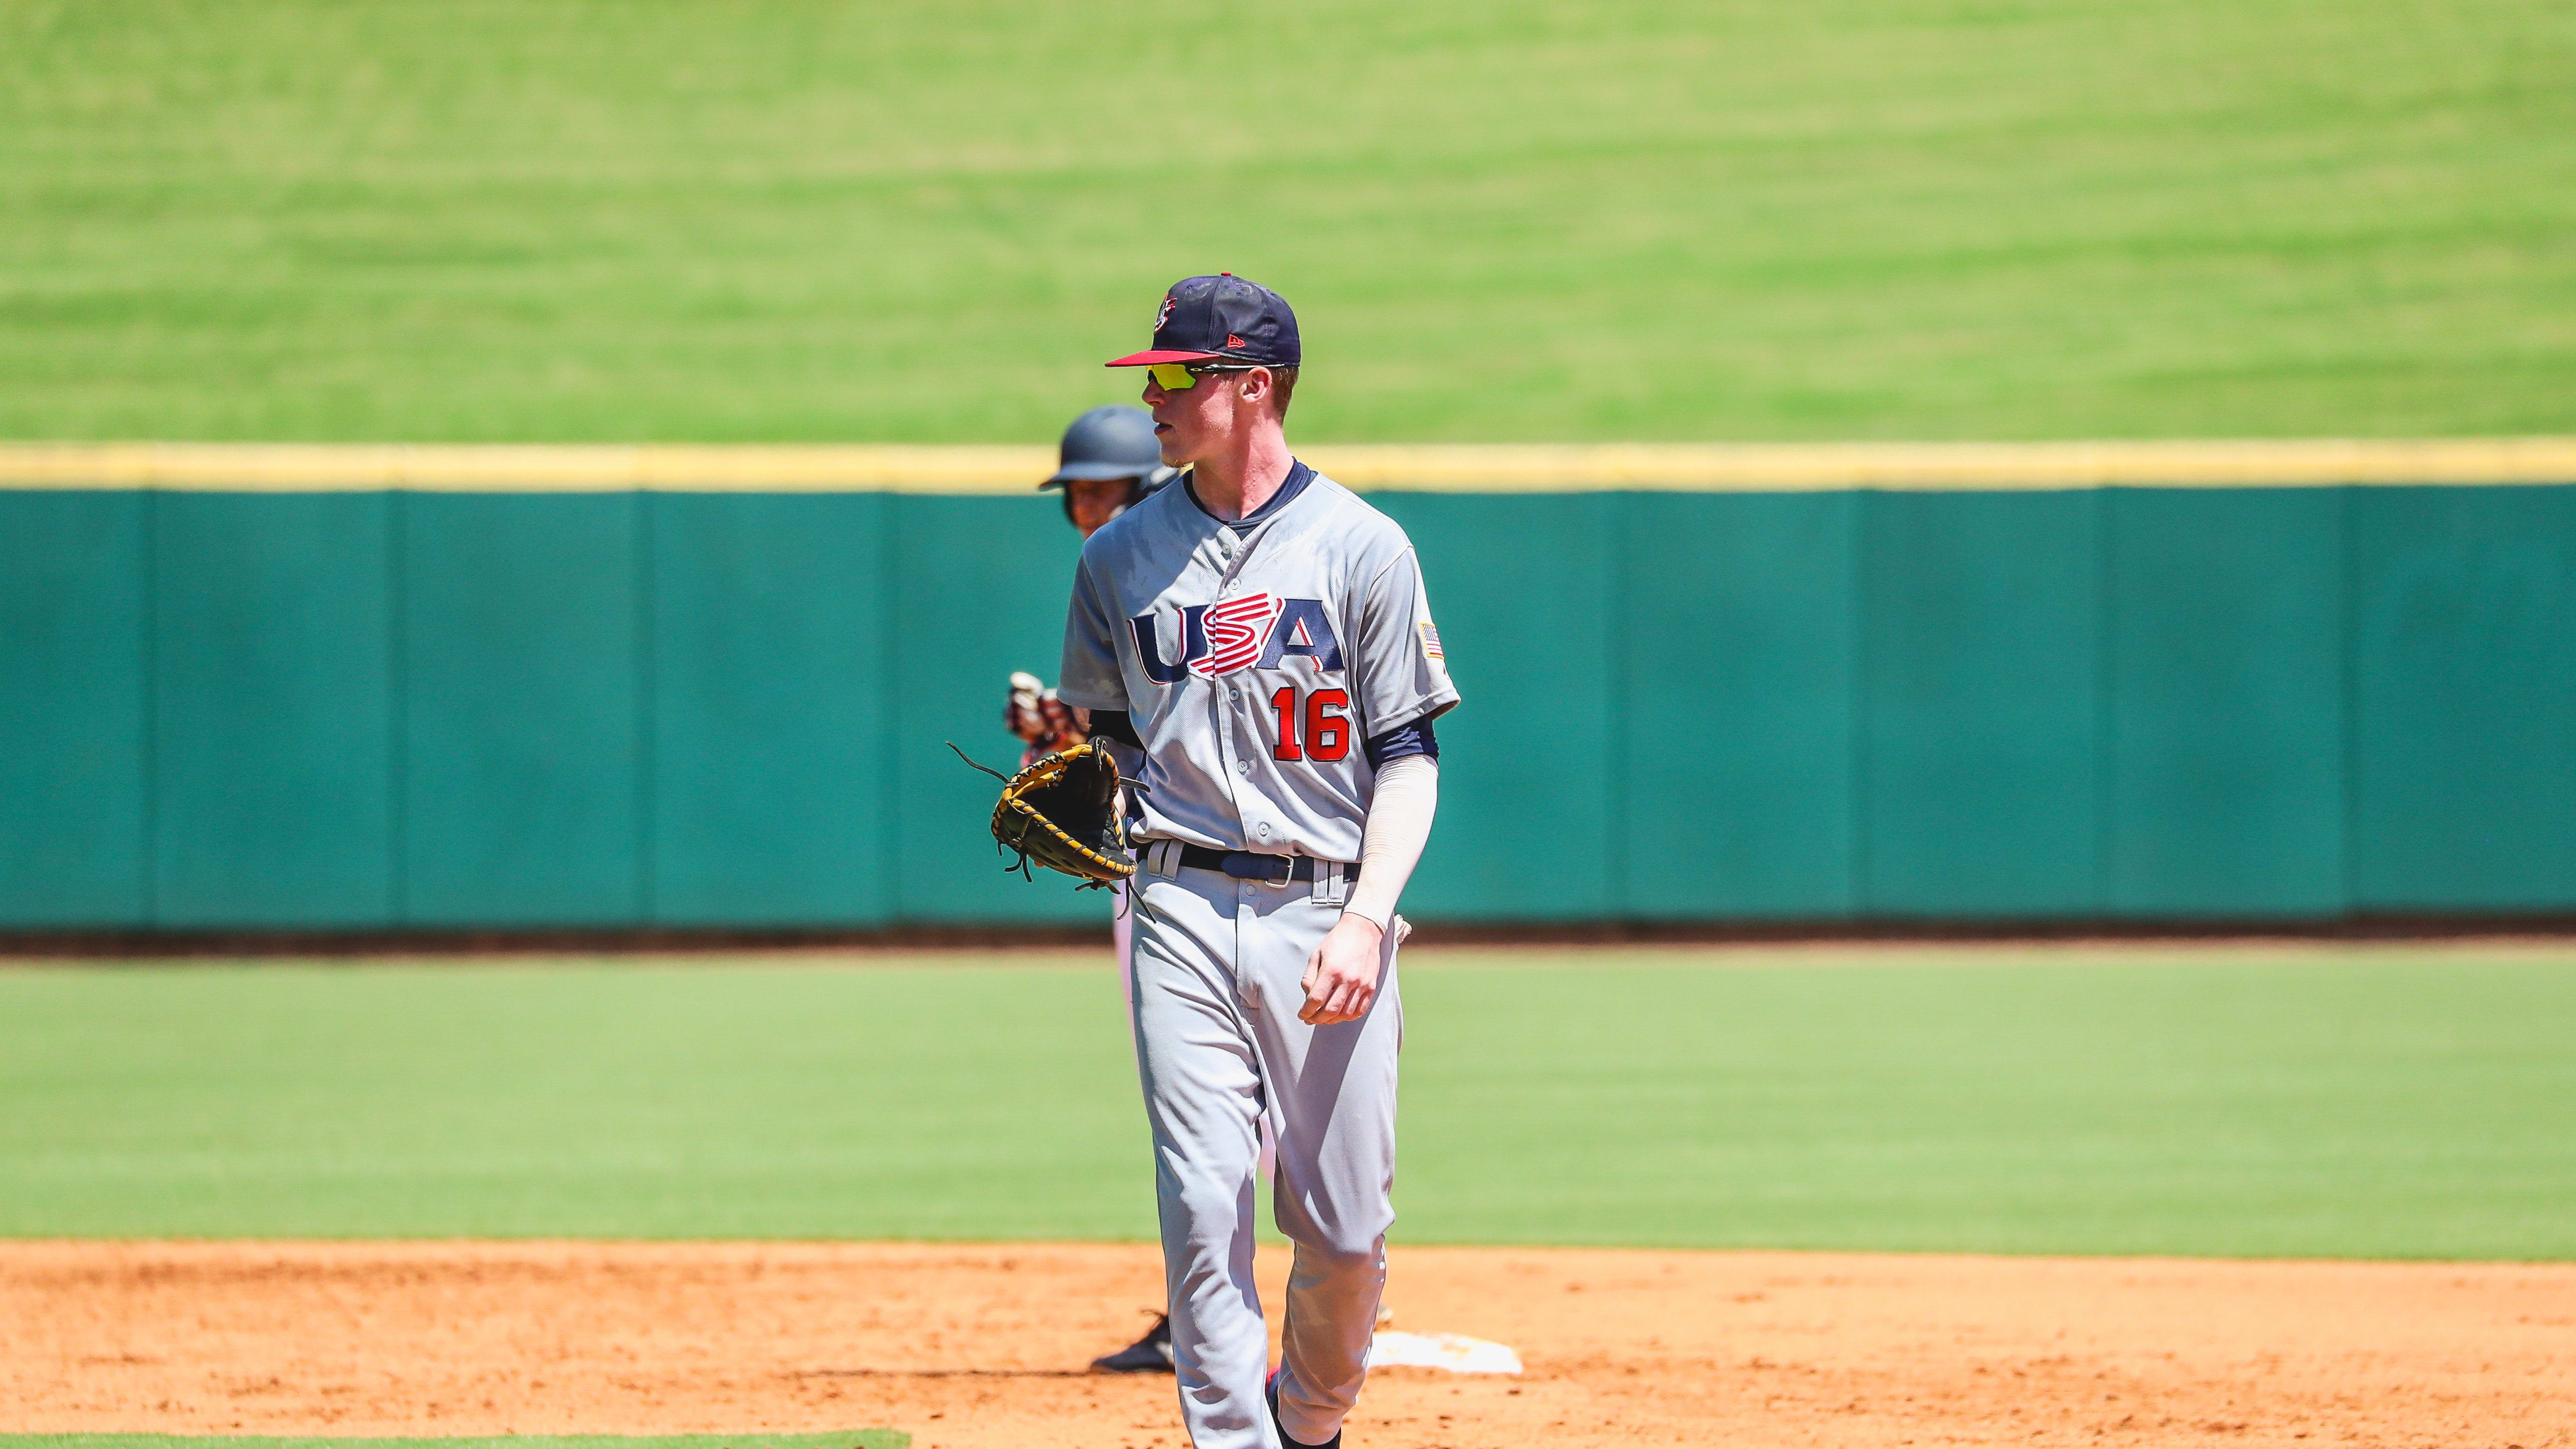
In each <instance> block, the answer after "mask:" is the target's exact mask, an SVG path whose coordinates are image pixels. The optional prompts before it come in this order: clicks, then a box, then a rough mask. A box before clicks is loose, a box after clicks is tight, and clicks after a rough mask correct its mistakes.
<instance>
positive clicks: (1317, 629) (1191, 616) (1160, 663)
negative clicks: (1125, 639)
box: [1127, 593, 1342, 684]
mask: <svg viewBox="0 0 2576 1449" xmlns="http://www.w3.org/2000/svg"><path fill="white" fill-rule="evenodd" d="M1127 625H1128V628H1129V629H1130V630H1132V631H1133V632H1134V634H1135V636H1136V658H1137V659H1138V661H1139V662H1141V663H1142V664H1143V665H1144V666H1145V677H1146V678H1148V679H1150V680H1152V681H1154V682H1155V683H1156V684H1178V683H1180V682H1181V681H1182V680H1183V679H1186V678H1188V677H1189V676H1190V675H1193V674H1195V675H1197V676H1199V677H1200V678H1201V679H1215V678H1217V677H1219V676H1221V675H1227V674H1232V673H1234V672H1235V671H1236V670H1238V669H1250V668H1260V669H1277V668H1280V667H1281V666H1282V665H1284V664H1286V663H1287V661H1288V660H1289V659H1291V658H1293V657H1299V656H1302V657H1304V658H1305V659H1306V660H1308V661H1309V662H1311V663H1312V664H1313V665H1314V666H1315V670H1316V672H1317V673H1320V674H1338V673H1340V672H1341V668H1342V643H1341V640H1340V639H1339V638H1338V637H1336V636H1335V635H1334V633H1333V625H1332V622H1331V620H1330V619H1328V618H1327V617H1326V616H1325V613H1324V601H1323V600H1321V599H1283V598H1281V597H1279V596H1278V595H1277V594H1266V593H1265V594H1247V595H1245V596H1244V597H1242V598H1239V599H1228V600H1226V601H1225V602H1223V603H1221V604H1191V605H1189V606H1187V607H1186V608H1183V609H1182V610H1181V611H1180V626H1181V627H1180V638H1179V640H1178V641H1177V642H1178V643H1179V645H1180V657H1179V658H1178V659H1171V660H1166V659H1165V658H1164V657H1163V656H1164V645H1163V641H1162V633H1163V630H1162V628H1161V627H1160V619H1159V616H1158V615H1155V614H1139V615H1137V616H1136V617H1135V618H1133V619H1130V620H1128V621H1127Z"/></svg>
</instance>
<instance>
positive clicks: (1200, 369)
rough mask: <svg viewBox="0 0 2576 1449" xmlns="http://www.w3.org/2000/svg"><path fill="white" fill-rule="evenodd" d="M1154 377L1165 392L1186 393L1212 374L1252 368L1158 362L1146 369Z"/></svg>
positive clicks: (1216, 363)
mask: <svg viewBox="0 0 2576 1449" xmlns="http://www.w3.org/2000/svg"><path fill="white" fill-rule="evenodd" d="M1145 370H1146V371H1147V372H1149V373H1152V374H1153V375H1154V384H1155V386H1157V387H1160V388H1161V389H1162V390H1163V391H1165V392H1186V391H1188V390H1189V389H1191V388H1194V387H1196V386H1198V385H1199V379H1200V378H1202V377H1205V376H1207V375H1208V374H1209V373H1211V372H1250V371H1251V370H1252V369H1251V368H1250V367H1243V366H1236V365H1233V364H1229V363H1222V362H1157V363H1154V364H1152V365H1150V366H1148V367H1147V368H1146V369H1145Z"/></svg>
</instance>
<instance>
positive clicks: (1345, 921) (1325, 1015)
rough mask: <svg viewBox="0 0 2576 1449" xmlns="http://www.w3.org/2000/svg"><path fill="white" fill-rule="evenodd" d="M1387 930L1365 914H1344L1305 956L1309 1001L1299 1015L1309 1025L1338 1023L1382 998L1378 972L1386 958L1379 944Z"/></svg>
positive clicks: (1359, 1014)
mask: <svg viewBox="0 0 2576 1449" xmlns="http://www.w3.org/2000/svg"><path fill="white" fill-rule="evenodd" d="M1385 939H1386V933H1385V932H1384V931H1382V930H1380V929H1378V925H1377V923H1376V922H1375V921H1372V920H1370V919H1369V918H1368V917H1366V916H1354V915H1349V914H1345V915H1344V916H1343V917H1342V918H1341V919H1340V920H1338V921H1336V922H1334V923H1333V929H1331V930H1330V931H1327V932H1325V933H1324V944H1322V945H1320V946H1317V947H1316V948H1315V954H1314V955H1312V956H1309V957H1307V958H1306V980H1305V983H1304V984H1305V987H1306V1005H1305V1007H1304V1008H1303V1009H1301V1010H1300V1011H1299V1012H1298V1013H1297V1019H1298V1020H1299V1021H1302V1022H1304V1023H1306V1024H1307V1025H1308V1026H1333V1025H1336V1024H1338V1023H1341V1022H1345V1021H1357V1020H1359V1019H1360V1018H1361V1017H1363V1016H1366V1015H1368V1009H1369V1003H1370V1002H1372V1001H1375V1000H1377V981H1378V973H1379V972H1380V971H1381V970H1382V969H1383V968H1384V966H1385V964H1386V957H1385V954H1384V952H1383V951H1382V950H1381V949H1380V948H1381V946H1382V945H1383V943H1384V942H1385Z"/></svg>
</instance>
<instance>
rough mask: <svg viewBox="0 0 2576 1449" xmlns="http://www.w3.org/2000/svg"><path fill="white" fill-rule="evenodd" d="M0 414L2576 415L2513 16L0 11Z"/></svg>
mask: <svg viewBox="0 0 2576 1449" xmlns="http://www.w3.org/2000/svg"><path fill="white" fill-rule="evenodd" d="M0 218H5V224H0V436H6V437H17V438H249V439H398V440H409V439H418V440H441V439H527V440H584V439H618V440H624V439H708V440H756V441H775V440H803V439H854V440H873V439H905V440H923V441H934V442H944V441H1040V440H1047V439H1052V438H1053V437H1054V435H1055V431H1056V429H1057V428H1058V427H1060V426H1061V425H1062V423H1063V420H1064V419H1065V418H1066V417H1067V416H1068V415H1069V414H1070V413H1071V412H1072V411H1073V410H1075V409H1076V408H1079V407H1082V406H1087V405H1089V404H1092V403H1096V402H1099V401H1103V400H1107V399H1111V398H1115V397H1118V396H1120V395H1122V387H1121V385H1120V384H1119V383H1118V382H1116V381H1113V380H1111V379H1110V378H1108V377H1106V376H1104V375H1103V374H1102V373H1101V372H1100V371H1099V370H1098V369H1097V367H1096V363H1097V362H1098V361H1099V360H1100V359H1101V358H1103V357H1105V356H1108V355H1110V354H1111V353H1112V352H1113V351H1114V350H1125V349H1127V348H1128V347H1131V346H1133V345H1137V344H1139V343H1141V341H1142V340H1143V336H1144V331H1145V328H1146V326H1147V323H1148V319H1149V318H1150V317H1151V315H1152V308H1153V304H1154V301H1155V299H1156V297H1157V296H1158V294H1159V292H1160V290H1161V288H1162V287H1163V286H1164V285H1165V284H1166V283H1167V282H1169V281H1170V280H1172V279H1173V278H1175V277H1178V276H1180V275H1182V274H1184V273H1188V272H1193V271H1203V270H1215V269H1219V268H1230V269H1232V270H1235V271H1239V272H1242V273H1245V274H1247V275H1252V276H1256V277H1259V278H1262V279H1264V280H1267V281H1269V282H1271V283H1273V284H1275V285H1277V286H1279V287H1280V288H1281V289H1282V290H1284V291H1285V292H1287V294H1288V295H1289V296H1290V297H1291V298H1292V299H1293V300H1295V301H1296V302H1297V303H1298V304H1299V306H1300V309H1301V312H1302V315H1303V318H1304V320H1305V323H1306V328H1307V335H1308V340H1309V342H1310V345H1311V352H1310V359H1311V367H1310V373H1309V377H1308V379H1307V381H1306V383H1305V386H1304V388H1303V389H1302V390H1301V391H1300V393H1299V395H1298V396H1299V401H1298V404H1297V410H1298V417H1297V427H1298V432H1299V435H1300V436H1302V437H1305V438H1309V439H1320V440H1329V441H1358V440H1377V439H1394V440H1424V441H1432V440H1468V441H1494V442H1508V441H1522V440H1552V439H1625V438H1635V439H1657V438H1682V439H1733V438H1823V437H1833V438H1862V437H1920V438H1958V437H1996V438H2021V437H2070V436H2115V437H2116V436H2174V435H2300V434H2376V435H2388V434H2466V433H2515V432H2545V431H2566V430H2576V389H2571V388H2570V387H2569V386H2568V380H2569V378H2570V377H2571V376H2576V9H2571V8H2570V7H2568V6H2566V5H2563V4H2548V3H2536V0H2456V3H2444V4H2429V3H2388V4H2371V5H2353V4H2348V3H2342V0H2144V3H2141V0H2057V3H2047V4H2040V3H2028V0H1821V3H1814V4H1805V5H1789V6H1783V5H1772V4H1752V3H1745V0H1720V3H1710V0H1688V3H1641V4H1630V5H1621V6H1615V7H1613V6H1568V5H1559V4H1548V3H1531V0H1511V3H1474V4H1470V3H1463V0H1445V3H1431V4H1420V5H1411V6H1385V5H1377V4H1362V3H1352V0H1334V3H1322V4H1313V5H1300V6H1290V7H1281V6H1250V7H1245V6H1237V7H1230V8H1217V9H1192V10H1183V11H1175V10H1173V9H1171V8H1170V7H1167V6H1166V7H1157V6H1106V5H1097V4H1083V5H1076V4H1070V3H1060V0H1059V3H1034V4H1032V3H1009V4H1002V3H994V0H970V3H963V4H955V5H943V6H918V5H914V6H901V5H893V4H884V3H878V4H863V5H823V4H815V3H785V4H774V5H758V6H751V5H738V4H730V3H720V0H614V3H613V0H593V3H569V0H471V3H432V4H416V3H409V0H377V3H351V0H257V3H253V0H210V3H204V4H190V5H172V4H166V3H154V0H0Z"/></svg>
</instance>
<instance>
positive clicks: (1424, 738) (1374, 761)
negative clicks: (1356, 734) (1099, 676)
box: [1093, 715, 1440, 771]
mask: <svg viewBox="0 0 2576 1449" xmlns="http://www.w3.org/2000/svg"><path fill="white" fill-rule="evenodd" d="M1093 718H1094V719H1097V718H1099V716H1097V715H1094V716H1093ZM1360 752H1361V753H1362V754H1364V755H1367V756H1368V762H1369V769H1370V770H1372V771H1376V770H1383V769H1385V768H1386V762H1387V761H1389V760H1401V759H1403V758H1404V757H1405V756H1407V755H1429V756H1430V757H1431V759H1432V761H1433V762H1434V763H1435V764H1436V763H1438V761H1439V759H1440V737H1439V736H1438V735H1435V734H1433V733H1432V732H1431V716H1429V715H1424V716H1423V717H1422V718H1420V719H1418V720H1415V721H1414V722H1413V723H1411V724H1400V725H1397V726H1396V727H1395V728H1393V729H1391V730H1388V731H1387V732H1386V733H1384V734H1382V735H1371V736H1369V737H1368V738H1367V739H1366V740H1363V741H1361V742H1360Z"/></svg>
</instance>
